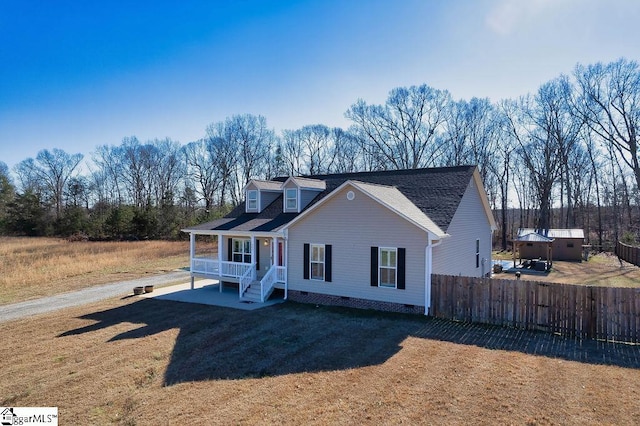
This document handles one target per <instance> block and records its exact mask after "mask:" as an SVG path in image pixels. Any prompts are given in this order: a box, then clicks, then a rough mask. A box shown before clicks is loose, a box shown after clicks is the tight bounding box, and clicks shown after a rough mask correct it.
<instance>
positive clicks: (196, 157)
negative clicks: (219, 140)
mask: <svg viewBox="0 0 640 426" xmlns="http://www.w3.org/2000/svg"><path fill="white" fill-rule="evenodd" d="M211 144H212V143H211V139H200V140H199V141H196V142H191V143H189V144H187V145H185V146H184V147H183V150H184V155H185V159H186V162H187V176H188V178H189V179H190V180H191V182H192V183H193V184H194V191H195V193H196V194H197V196H198V198H199V199H200V200H204V207H205V210H207V211H209V210H210V209H211V208H212V207H213V205H214V197H215V194H216V192H217V191H218V188H219V187H220V184H221V183H222V182H221V174H220V169H219V168H218V166H217V163H216V158H215V157H214V149H213V147H212V146H210V145H211Z"/></svg>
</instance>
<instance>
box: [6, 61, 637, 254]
mask: <svg viewBox="0 0 640 426" xmlns="http://www.w3.org/2000/svg"><path fill="white" fill-rule="evenodd" d="M345 116H346V117H347V118H348V119H349V120H350V121H351V122H352V125H351V126H350V127H349V128H348V129H342V128H330V127H328V126H326V125H323V124H316V125H308V126H303V127H301V128H299V129H291V130H283V131H282V132H280V133H279V134H277V133H276V132H275V131H274V130H273V129H270V128H269V126H268V125H267V119H266V118H265V117H263V116H261V115H252V114H243V115H234V116H232V117H228V118H227V119H225V120H224V121H219V122H214V123H211V124H209V125H208V126H207V127H206V129H205V132H204V134H203V137H202V138H201V139H199V140H197V141H192V142H189V143H187V144H184V145H182V144H180V143H179V142H177V141H173V140H171V139H154V140H148V141H145V142H141V141H139V140H138V139H137V138H136V137H135V136H131V137H125V138H124V139H123V140H122V141H121V142H120V144H119V145H103V146H98V147H96V149H95V151H94V152H93V153H92V154H91V158H90V161H87V162H86V163H82V161H83V156H82V155H81V154H69V153H66V152H64V151H63V150H60V149H52V150H46V149H45V150H42V151H40V152H39V153H38V154H37V156H36V157H35V159H34V158H28V159H26V160H24V161H22V162H20V163H19V164H18V165H17V166H15V167H14V169H13V170H9V169H8V168H7V166H6V164H4V163H2V162H0V232H2V233H3V234H9V235H61V236H69V235H84V236H87V237H89V238H95V239H113V238H116V239H122V238H179V237H180V231H179V230H180V229H181V227H184V226H186V225H190V224H194V223H197V222H201V221H205V220H209V219H212V218H216V217H220V216H221V215H224V214H225V213H227V212H228V211H229V210H230V209H231V208H232V207H233V206H235V205H237V204H238V203H240V202H241V201H242V200H243V198H244V195H243V193H242V189H243V188H244V186H245V185H246V183H247V182H248V181H249V179H251V178H258V179H271V178H273V177H276V176H287V175H313V174H326V173H343V172H355V171H372V170H393V169H411V168H420V167H436V166H456V165H467V164H477V165H478V166H479V168H480V171H481V175H482V176H483V183H484V185H485V188H486V190H487V192H488V195H489V199H490V203H491V206H492V208H493V210H494V214H495V215H496V219H497V222H498V224H499V228H500V229H499V232H498V234H497V235H496V245H497V246H499V247H503V248H507V246H508V239H509V238H510V237H511V236H512V235H513V233H514V232H515V230H516V229H517V228H518V227H536V228H551V227H559V228H571V227H580V228H584V229H585V231H586V235H587V238H588V240H589V242H590V243H592V244H593V245H595V246H598V247H600V248H606V247H607V246H609V245H611V244H613V243H614V242H615V241H616V240H619V239H623V240H626V241H631V242H633V241H634V240H635V239H636V238H637V237H638V235H639V233H640V226H639V224H640V214H639V213H640V211H639V208H640V207H639V206H640V203H639V201H640V200H639V197H640V192H639V191H638V188H639V187H640V157H639V155H640V154H639V153H638V130H639V129H640V67H639V65H638V63H637V62H636V61H631V60H627V59H624V58H623V59H620V60H618V61H615V62H611V63H596V64H592V65H580V64H578V65H577V66H576V67H575V69H574V71H573V73H572V74H571V75H560V76H559V77H557V78H555V79H553V80H550V81H548V82H545V83H543V84H542V85H541V86H540V87H539V88H538V90H537V91H536V92H535V93H530V94H526V95H523V96H521V97H519V98H517V99H504V100H500V101H498V102H491V101H490V100H489V99H486V98H485V99H479V98H472V99H471V100H458V101H456V100H453V99H452V97H451V94H450V93H449V92H448V91H447V90H439V89H435V88H432V87H430V86H428V85H426V84H424V85H420V86H411V87H399V88H395V89H393V90H391V91H390V93H389V96H388V98H387V99H386V101H385V103H384V104H380V105H377V104H368V103H367V102H366V101H364V100H357V101H356V102H355V103H354V104H353V105H352V106H351V107H350V108H349V109H348V110H347V111H346V112H345ZM81 164H85V166H84V167H83V168H82V169H81V168H80V167H79V166H80V165H81Z"/></svg>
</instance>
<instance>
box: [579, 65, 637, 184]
mask: <svg viewBox="0 0 640 426" xmlns="http://www.w3.org/2000/svg"><path fill="white" fill-rule="evenodd" d="M575 76H576V79H577V84H578V86H579V88H580V98H579V104H578V105H579V110H580V112H581V113H582V116H583V117H584V119H585V121H586V123H587V125H588V126H589V127H590V128H591V130H592V131H593V132H594V133H595V134H597V135H598V136H599V137H600V138H601V139H602V140H603V141H605V142H606V143H608V144H610V145H611V146H612V147H613V148H614V149H615V150H616V152H617V153H618V154H619V155H620V158H621V159H622V160H623V161H624V163H625V164H626V165H627V166H628V167H629V168H630V169H631V170H632V171H633V174H634V178H635V181H636V186H637V187H639V188H640V158H639V153H638V131H639V130H640V66H639V65H638V63H637V62H635V61H628V60H626V59H620V60H618V61H616V62H612V63H609V64H607V65H604V64H602V63H597V64H595V65H589V66H583V65H578V66H577V67H576V70H575Z"/></svg>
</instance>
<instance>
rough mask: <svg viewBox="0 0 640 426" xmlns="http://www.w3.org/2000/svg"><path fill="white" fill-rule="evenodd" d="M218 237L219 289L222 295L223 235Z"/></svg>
mask: <svg viewBox="0 0 640 426" xmlns="http://www.w3.org/2000/svg"><path fill="white" fill-rule="evenodd" d="M216 237H217V238H218V288H219V289H220V293H222V251H223V250H222V235H221V234H217V235H216Z"/></svg>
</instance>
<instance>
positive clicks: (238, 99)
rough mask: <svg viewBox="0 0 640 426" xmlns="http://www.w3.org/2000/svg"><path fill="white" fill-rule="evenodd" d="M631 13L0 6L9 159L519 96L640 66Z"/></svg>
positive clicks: (442, 6)
mask: <svg viewBox="0 0 640 426" xmlns="http://www.w3.org/2000/svg"><path fill="white" fill-rule="evenodd" d="M638 22H640V2H638V1H636V0H601V1H600V0H527V1H521V0H447V1H437V0H300V1H293V0H291V1H275V0H272V1H266V0H265V1H258V0H237V1H231V0H227V1H214V0H211V1H190V0H181V1H174V2H169V1H161V0H156V1H117V0H114V1H108V2H107V1H102V2H101V1H77V0H74V1H67V0H57V1H41V0H36V1H31V0H0V161H4V162H5V163H7V164H8V165H9V166H10V167H13V166H14V165H15V164H17V163H18V162H19V161H21V160H24V159H26V158H28V157H35V156H36V154H37V152H38V151H39V150H41V149H45V148H47V149H51V148H61V149H64V150H65V151H67V152H69V153H76V152H81V153H83V154H84V155H85V156H86V157H87V158H90V155H91V152H93V151H94V150H95V148H96V146H98V145H103V144H109V145H118V144H120V142H121V140H122V138H123V137H125V136H132V135H135V136H137V137H138V138H139V139H140V140H142V141H145V140H148V139H153V138H164V137H169V138H171V139H174V140H177V141H179V142H181V143H183V144H184V143H187V142H190V141H193V140H196V139H198V138H200V137H202V136H204V129H205V127H206V126H207V125H208V124H209V123H212V122H217V121H222V120H224V119H225V118H226V117H228V116H231V115H233V114H242V113H251V114H256V115H258V114H260V115H264V116H265V117H266V118H267V122H268V124H269V126H270V127H272V128H274V129H275V130H276V131H277V132H279V131H281V130H283V129H296V128H299V127H301V126H303V125H306V124H317V123H323V124H326V125H329V126H341V127H347V126H348V125H349V122H348V120H346V119H345V118H344V112H345V111H346V110H347V109H348V108H349V106H350V105H351V104H353V103H354V102H355V101H356V100H357V99H358V98H362V99H364V100H365V101H366V102H368V103H383V102H384V100H385V99H386V96H387V94H388V92H389V91H390V90H391V89H392V88H394V87H398V86H410V85H419V84H428V85H430V86H432V87H435V88H438V89H447V90H449V91H450V92H451V94H452V95H453V97H454V99H461V98H464V99H470V98H471V97H474V96H476V97H489V98H491V100H493V101H498V100H500V99H502V98H515V97H517V96H519V95H524V94H526V93H528V92H534V91H535V90H536V89H537V88H538V86H539V85H540V84H542V83H544V82H545V81H548V80H549V79H552V78H554V77H557V76H558V75H560V74H561V73H571V71H572V70H573V68H574V66H575V65H576V63H578V62H580V63H583V64H587V63H594V62H597V61H603V62H608V61H612V60H615V59H617V58H619V57H621V56H624V57H627V58H628V59H631V60H640V52H639V49H640V47H639V46H640V44H639V43H638V40H640V25H638Z"/></svg>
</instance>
